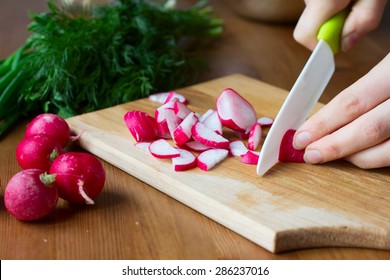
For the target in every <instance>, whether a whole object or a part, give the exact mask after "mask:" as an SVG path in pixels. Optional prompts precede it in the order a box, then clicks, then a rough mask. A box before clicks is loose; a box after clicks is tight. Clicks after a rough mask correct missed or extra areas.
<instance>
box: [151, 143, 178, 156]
mask: <svg viewBox="0 0 390 280" xmlns="http://www.w3.org/2000/svg"><path fill="white" fill-rule="evenodd" d="M149 152H150V153H151V154H152V156H154V157H156V158H161V159H166V158H174V157H178V156H180V153H179V152H178V151H177V149H175V148H174V147H172V146H171V144H169V143H168V141H167V140H164V139H159V140H156V141H154V142H152V143H151V144H150V145H149Z"/></svg>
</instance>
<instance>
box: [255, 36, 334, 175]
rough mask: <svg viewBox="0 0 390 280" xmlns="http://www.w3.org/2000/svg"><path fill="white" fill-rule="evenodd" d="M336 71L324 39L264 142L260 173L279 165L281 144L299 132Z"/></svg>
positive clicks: (258, 165)
mask: <svg viewBox="0 0 390 280" xmlns="http://www.w3.org/2000/svg"><path fill="white" fill-rule="evenodd" d="M334 70H335V64H334V57H333V52H332V50H331V48H330V47H329V45H328V44H327V43H326V42H325V41H323V40H321V41H320V42H319V43H318V44H317V46H316V48H315V49H314V51H313V53H312V54H311V56H310V58H309V60H308V61H307V63H306V65H305V67H304V68H303V70H302V72H301V74H300V75H299V77H298V79H297V81H296V82H295V84H294V86H293V87H292V89H291V91H290V93H289V94H288V96H287V98H286V100H285V101H284V103H283V105H282V107H281V109H280V111H279V113H278V115H277V116H276V118H275V121H274V123H273V124H272V126H271V129H270V131H269V132H268V135H267V137H266V139H265V141H264V145H263V148H262V149H261V152H260V157H259V162H258V163H257V174H258V175H260V176H262V175H264V174H265V173H266V172H267V171H268V170H269V169H270V168H271V167H272V166H274V165H275V164H276V163H277V162H278V157H279V147H280V142H281V140H282V138H283V136H284V134H285V133H286V131H287V130H289V129H297V128H298V127H299V126H300V125H301V124H303V122H304V121H305V120H306V118H307V117H308V115H309V114H310V112H311V111H312V109H313V107H314V105H315V104H316V103H317V102H318V99H319V98H320V96H321V94H322V92H323V91H324V90H325V87H326V86H327V84H328V82H329V80H330V78H331V77H332V75H333V72H334Z"/></svg>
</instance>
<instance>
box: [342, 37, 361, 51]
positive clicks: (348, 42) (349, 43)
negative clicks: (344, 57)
mask: <svg viewBox="0 0 390 280" xmlns="http://www.w3.org/2000/svg"><path fill="white" fill-rule="evenodd" d="M358 40H359V35H358V34H357V33H356V32H351V33H349V34H348V35H346V36H344V38H343V39H342V42H341V50H342V51H343V52H345V51H348V50H349V49H351V48H352V47H353V46H354V45H355V44H356V43H357V41H358Z"/></svg>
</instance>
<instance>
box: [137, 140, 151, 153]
mask: <svg viewBox="0 0 390 280" xmlns="http://www.w3.org/2000/svg"><path fill="white" fill-rule="evenodd" d="M149 145H150V142H137V143H135V144H134V147H136V148H138V149H140V150H143V151H147V152H149Z"/></svg>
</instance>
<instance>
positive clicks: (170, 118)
mask: <svg viewBox="0 0 390 280" xmlns="http://www.w3.org/2000/svg"><path fill="white" fill-rule="evenodd" d="M165 118H166V121H167V126H168V130H169V134H170V135H171V137H170V138H172V139H173V138H174V132H175V129H176V128H177V127H178V126H179V124H180V123H181V122H182V119H181V118H179V117H178V116H177V115H176V114H175V111H174V110H173V109H172V108H166V109H165Z"/></svg>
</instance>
